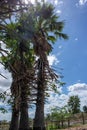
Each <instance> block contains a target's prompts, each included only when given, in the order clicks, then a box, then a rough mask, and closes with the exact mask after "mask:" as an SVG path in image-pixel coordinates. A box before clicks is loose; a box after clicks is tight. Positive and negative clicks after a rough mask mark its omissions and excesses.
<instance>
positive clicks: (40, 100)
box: [33, 59, 46, 130]
mask: <svg viewBox="0 0 87 130" xmlns="http://www.w3.org/2000/svg"><path fill="white" fill-rule="evenodd" d="M39 62H40V64H39V65H38V66H39V72H38V83H37V86H38V87H37V101H36V112H35V119H34V125H33V130H46V128H45V121H44V98H45V97H44V92H45V86H44V84H45V83H44V82H45V81H44V80H45V79H44V76H43V73H44V67H43V61H42V60H41V59H40V60H39Z"/></svg>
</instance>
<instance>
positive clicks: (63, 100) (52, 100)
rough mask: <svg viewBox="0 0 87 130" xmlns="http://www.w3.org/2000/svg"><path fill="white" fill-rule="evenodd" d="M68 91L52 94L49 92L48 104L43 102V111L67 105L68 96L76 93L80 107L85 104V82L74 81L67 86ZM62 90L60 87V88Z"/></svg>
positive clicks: (86, 89) (86, 93)
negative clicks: (74, 82)
mask: <svg viewBox="0 0 87 130" xmlns="http://www.w3.org/2000/svg"><path fill="white" fill-rule="evenodd" d="M67 89H68V93H67V94H64V93H62V92H63V91H61V94H60V95H59V94H54V93H53V92H52V91H51V92H50V97H49V98H48V101H49V104H45V113H50V111H51V108H53V107H63V106H65V105H67V102H68V99H69V97H70V96H73V95H78V96H79V98H80V103H81V109H82V107H83V106H84V105H87V100H86V99H87V84H86V83H76V84H73V85H70V86H68V87H67ZM61 90H62V88H61Z"/></svg>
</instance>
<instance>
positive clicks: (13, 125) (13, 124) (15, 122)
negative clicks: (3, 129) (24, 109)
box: [9, 107, 19, 130]
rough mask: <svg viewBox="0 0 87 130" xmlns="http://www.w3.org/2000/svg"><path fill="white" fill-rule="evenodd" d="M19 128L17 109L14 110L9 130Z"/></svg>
mask: <svg viewBox="0 0 87 130" xmlns="http://www.w3.org/2000/svg"><path fill="white" fill-rule="evenodd" d="M18 127H19V110H17V109H16V108H15V107H13V109H12V119H11V124H10V128H9V130H18Z"/></svg>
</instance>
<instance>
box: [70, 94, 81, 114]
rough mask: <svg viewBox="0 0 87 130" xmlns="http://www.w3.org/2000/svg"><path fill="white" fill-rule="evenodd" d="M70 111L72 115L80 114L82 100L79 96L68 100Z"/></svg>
mask: <svg viewBox="0 0 87 130" xmlns="http://www.w3.org/2000/svg"><path fill="white" fill-rule="evenodd" d="M68 109H69V112H71V113H72V114H75V113H79V112H80V99H79V97H78V95H76V96H71V97H70V98H69V100H68Z"/></svg>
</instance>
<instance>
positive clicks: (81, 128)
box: [62, 124, 87, 130]
mask: <svg viewBox="0 0 87 130" xmlns="http://www.w3.org/2000/svg"><path fill="white" fill-rule="evenodd" d="M62 130H87V124H85V125H81V126H75V127H70V128H67V129H62Z"/></svg>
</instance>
